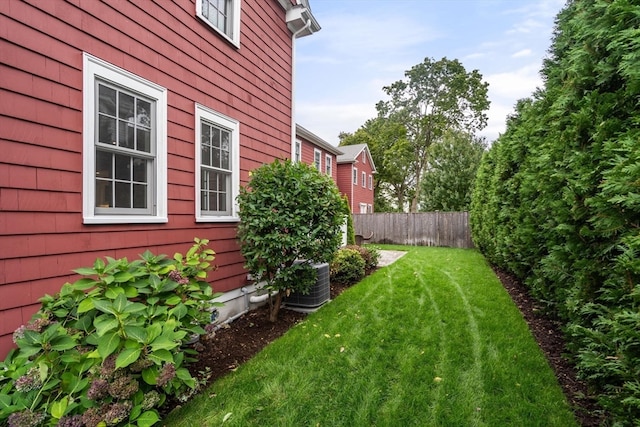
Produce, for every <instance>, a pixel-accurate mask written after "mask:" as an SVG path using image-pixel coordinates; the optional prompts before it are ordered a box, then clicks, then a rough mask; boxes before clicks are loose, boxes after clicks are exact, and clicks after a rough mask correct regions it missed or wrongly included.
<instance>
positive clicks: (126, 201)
mask: <svg viewBox="0 0 640 427" xmlns="http://www.w3.org/2000/svg"><path fill="white" fill-rule="evenodd" d="M83 96H84V101H83V102H84V104H83V219H84V223H86V224H111V223H147V222H154V223H158V222H166V221H167V178H166V177H167V90H166V89H165V88H163V87H161V86H158V85H157V84H155V83H153V82H150V81H148V80H145V79H143V78H142V77H139V76H137V75H134V74H132V73H129V72H128V71H126V70H123V69H121V68H118V67H116V66H115V65H112V64H109V63H107V62H105V61H102V60H101V59H98V58H96V57H93V56H91V55H89V54H86V53H85V54H84V55H83Z"/></svg>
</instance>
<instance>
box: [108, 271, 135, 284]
mask: <svg viewBox="0 0 640 427" xmlns="http://www.w3.org/2000/svg"><path fill="white" fill-rule="evenodd" d="M113 278H114V280H115V282H116V283H125V282H128V281H129V280H131V279H133V275H132V274H131V273H129V272H128V271H118V272H117V273H116V274H114V275H113Z"/></svg>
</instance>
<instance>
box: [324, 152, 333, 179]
mask: <svg viewBox="0 0 640 427" xmlns="http://www.w3.org/2000/svg"><path fill="white" fill-rule="evenodd" d="M324 169H325V173H326V174H327V175H329V176H331V175H333V160H332V159H331V155H330V154H327V155H325V157H324Z"/></svg>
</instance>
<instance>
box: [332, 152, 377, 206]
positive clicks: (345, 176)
mask: <svg viewBox="0 0 640 427" xmlns="http://www.w3.org/2000/svg"><path fill="white" fill-rule="evenodd" d="M353 168H356V169H357V170H358V183H357V184H354V183H353ZM362 172H365V173H366V181H365V187H363V186H362ZM369 176H372V177H373V171H372V168H371V162H370V161H368V160H367V163H363V162H362V157H361V156H358V159H357V160H356V161H355V163H341V164H340V165H338V181H337V182H338V188H340V191H341V192H342V193H343V194H346V195H347V198H348V199H349V206H350V207H351V212H353V213H360V203H364V204H366V205H367V206H369V205H370V206H371V212H373V199H374V197H373V186H372V188H371V189H369ZM372 179H373V178H372Z"/></svg>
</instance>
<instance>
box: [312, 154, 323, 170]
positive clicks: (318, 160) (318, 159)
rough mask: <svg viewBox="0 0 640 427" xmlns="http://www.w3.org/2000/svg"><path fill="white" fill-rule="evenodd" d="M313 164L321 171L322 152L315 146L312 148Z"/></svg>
mask: <svg viewBox="0 0 640 427" xmlns="http://www.w3.org/2000/svg"><path fill="white" fill-rule="evenodd" d="M313 165H314V166H315V168H316V169H318V171H320V172H322V152H321V151H320V150H316V149H315V148H314V149H313Z"/></svg>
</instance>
